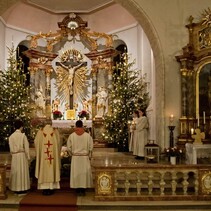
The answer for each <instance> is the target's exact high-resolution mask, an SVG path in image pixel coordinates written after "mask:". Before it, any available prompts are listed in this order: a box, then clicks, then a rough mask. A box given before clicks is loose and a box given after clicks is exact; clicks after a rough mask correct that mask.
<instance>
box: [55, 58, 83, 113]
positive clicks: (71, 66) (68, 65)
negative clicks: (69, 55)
mask: <svg viewBox="0 0 211 211" xmlns="http://www.w3.org/2000/svg"><path fill="white" fill-rule="evenodd" d="M56 65H58V66H61V67H63V68H64V69H65V70H66V71H68V74H69V76H68V81H69V94H70V102H69V105H70V109H73V83H74V76H75V72H76V71H77V69H79V68H80V67H82V66H86V65H87V62H74V61H73V60H70V61H69V62H56Z"/></svg>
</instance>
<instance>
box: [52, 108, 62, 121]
mask: <svg viewBox="0 0 211 211" xmlns="http://www.w3.org/2000/svg"><path fill="white" fill-rule="evenodd" d="M53 118H54V119H60V118H62V112H61V111H58V110H56V111H54V112H53Z"/></svg>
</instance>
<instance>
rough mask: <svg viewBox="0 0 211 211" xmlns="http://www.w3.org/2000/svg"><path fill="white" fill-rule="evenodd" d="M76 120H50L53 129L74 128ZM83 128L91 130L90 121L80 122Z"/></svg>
mask: <svg viewBox="0 0 211 211" xmlns="http://www.w3.org/2000/svg"><path fill="white" fill-rule="evenodd" d="M76 121H77V120H52V126H53V127H55V128H71V127H75V123H76ZM82 122H83V124H84V127H87V128H91V127H92V120H82Z"/></svg>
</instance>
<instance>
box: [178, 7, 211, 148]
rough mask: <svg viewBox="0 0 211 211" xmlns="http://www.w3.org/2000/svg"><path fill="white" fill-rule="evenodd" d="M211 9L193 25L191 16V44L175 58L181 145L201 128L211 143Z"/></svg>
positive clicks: (189, 27) (189, 140)
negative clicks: (178, 79)
mask: <svg viewBox="0 0 211 211" xmlns="http://www.w3.org/2000/svg"><path fill="white" fill-rule="evenodd" d="M210 17H211V10H210V9H208V10H205V11H204V12H203V13H202V14H201V19H200V20H199V22H197V23H194V22H193V20H194V18H193V17H192V16H190V18H189V24H188V25H186V27H187V29H188V32H189V42H188V44H187V45H186V46H185V47H183V48H182V55H179V56H176V59H177V61H178V62H179V63H180V72H181V95H182V99H181V102H182V104H181V111H182V116H181V118H180V135H179V139H178V140H179V141H178V144H181V145H184V144H185V143H186V142H192V141H193V139H192V137H191V136H192V135H193V134H192V131H193V130H194V129H196V128H200V129H201V131H203V132H204V133H205V135H206V136H205V140H206V142H209V143H210V142H211V135H210V134H211V68H210V67H211V56H210V55H211V44H210V43H211V36H210V35H211V33H210V31H211V22H210Z"/></svg>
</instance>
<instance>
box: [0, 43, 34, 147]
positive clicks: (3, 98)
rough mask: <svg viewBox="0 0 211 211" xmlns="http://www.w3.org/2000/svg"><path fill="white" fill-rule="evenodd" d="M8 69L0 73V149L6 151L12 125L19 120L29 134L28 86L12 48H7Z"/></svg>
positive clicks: (12, 129)
mask: <svg viewBox="0 0 211 211" xmlns="http://www.w3.org/2000/svg"><path fill="white" fill-rule="evenodd" d="M8 53H9V58H8V69H7V70H5V71H2V70H1V71H0V108H1V110H0V124H1V127H0V138H1V139H0V147H1V149H8V137H9V136H10V135H11V133H12V132H13V131H14V128H13V123H14V121H15V120H16V119H20V120H22V121H23V123H24V132H25V133H26V135H27V136H29V134H30V114H31V111H32V109H31V106H30V86H27V85H26V74H25V73H24V68H23V62H22V60H21V58H20V57H19V58H18V59H16V50H15V49H14V46H12V48H11V49H10V48H8Z"/></svg>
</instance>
